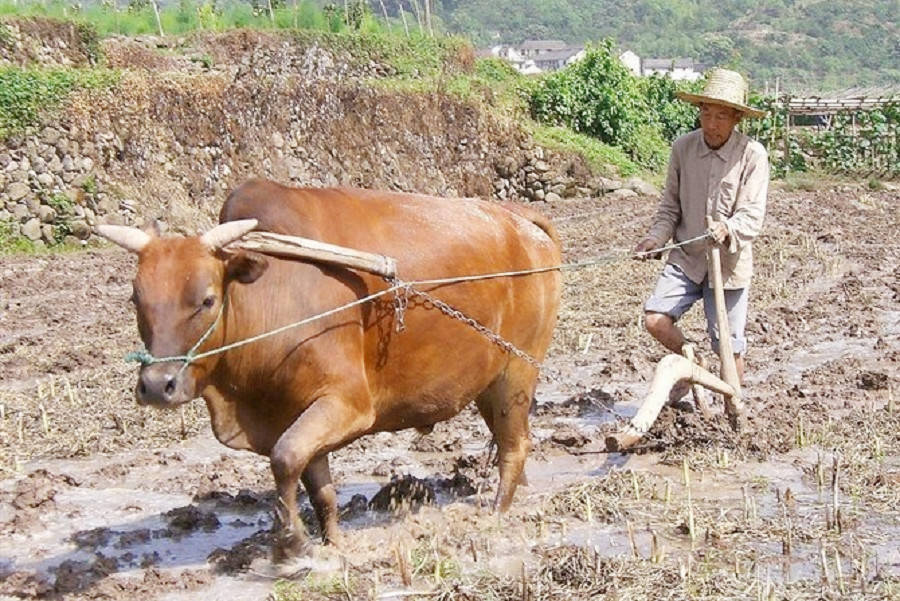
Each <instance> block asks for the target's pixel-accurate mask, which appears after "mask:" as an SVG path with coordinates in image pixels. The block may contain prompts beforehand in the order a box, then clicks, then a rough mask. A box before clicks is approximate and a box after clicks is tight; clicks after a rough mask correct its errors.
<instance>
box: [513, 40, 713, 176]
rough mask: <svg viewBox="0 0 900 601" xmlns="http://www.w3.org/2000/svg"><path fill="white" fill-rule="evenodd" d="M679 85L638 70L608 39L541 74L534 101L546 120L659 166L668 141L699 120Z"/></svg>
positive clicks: (535, 111) (531, 99)
mask: <svg viewBox="0 0 900 601" xmlns="http://www.w3.org/2000/svg"><path fill="white" fill-rule="evenodd" d="M693 87H696V84H694V86H693ZM678 89H679V88H678V85H677V84H676V83H675V82H673V81H672V80H670V79H668V78H664V77H649V78H641V77H636V76H634V75H633V74H632V73H631V72H630V71H629V70H628V69H627V67H625V65H624V64H622V62H621V61H620V60H619V58H618V56H617V55H616V53H615V52H614V49H613V43H612V41H611V40H605V41H603V42H601V43H600V44H599V45H597V46H593V47H589V48H588V50H587V53H586V56H585V57H584V58H583V59H582V60H580V61H578V62H576V63H573V64H572V65H570V66H568V67H566V68H565V69H562V70H560V71H556V72H554V73H551V74H550V75H548V76H547V77H545V78H543V79H540V80H538V81H537V83H536V84H535V85H534V86H533V88H532V89H531V90H530V95H529V106H530V110H531V114H532V116H533V117H534V118H535V119H537V120H538V121H540V122H542V123H546V124H549V125H562V126H565V127H569V128H570V129H572V130H574V131H576V132H579V133H583V134H587V135H589V136H593V137H595V138H598V139H599V140H601V141H603V142H606V143H607V144H612V145H616V146H620V147H621V148H622V149H623V150H625V152H627V153H628V154H629V155H630V156H631V157H632V159H634V160H635V161H636V162H637V163H638V164H640V165H642V166H644V167H647V168H650V169H658V168H660V167H662V166H663V165H664V164H665V161H666V159H667V155H668V143H669V142H671V141H672V140H674V139H675V138H676V137H677V136H679V135H681V134H683V133H686V132H687V131H690V130H691V129H693V125H694V121H695V120H696V109H694V108H693V107H692V106H690V105H689V104H687V103H684V102H681V101H680V100H677V99H676V97H675V92H676V91H677V90H678Z"/></svg>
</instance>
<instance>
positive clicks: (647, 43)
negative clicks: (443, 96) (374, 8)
mask: <svg viewBox="0 0 900 601" xmlns="http://www.w3.org/2000/svg"><path fill="white" fill-rule="evenodd" d="M436 4H438V6H437V7H436V11H437V12H438V14H439V15H440V17H441V18H442V20H443V22H444V25H445V26H446V28H447V29H448V30H450V31H452V32H456V33H461V34H464V35H467V36H469V37H470V38H471V39H472V40H473V41H474V42H475V43H476V44H478V45H482V46H484V45H489V44H494V43H518V42H521V41H522V40H524V39H535V38H538V39H543V38H548V39H561V40H565V41H567V42H570V43H573V44H582V43H585V42H589V41H596V40H598V39H601V38H604V37H612V38H614V39H615V40H616V41H617V42H618V43H619V44H620V45H621V46H622V47H623V48H627V49H631V50H634V51H635V52H637V53H638V54H639V55H641V56H642V57H666V58H668V57H692V58H695V59H697V60H700V61H702V62H704V63H706V64H720V65H721V64H727V65H731V66H733V67H736V68H738V69H740V70H742V71H744V72H746V73H747V74H749V75H750V77H751V78H752V80H753V83H754V85H755V86H756V87H762V86H763V85H764V82H766V81H768V82H769V83H770V85H774V82H775V78H776V77H778V78H780V80H781V84H782V87H784V86H787V88H788V90H790V91H795V92H796V91H801V90H829V89H841V88H848V87H855V86H867V87H870V86H879V87H880V86H887V85H893V86H896V85H900V16H898V13H900V8H898V6H900V4H898V0H840V1H837V2H836V1H833V0H727V1H725V2H708V1H706V0H633V1H631V2H622V1H621V0H616V1H615V2H613V1H610V0H443V1H442V0H437V2H436Z"/></svg>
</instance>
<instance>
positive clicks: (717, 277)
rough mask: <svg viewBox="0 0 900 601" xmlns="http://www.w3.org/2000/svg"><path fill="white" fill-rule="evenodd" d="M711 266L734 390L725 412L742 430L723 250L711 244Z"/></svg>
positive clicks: (709, 221)
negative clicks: (723, 267)
mask: <svg viewBox="0 0 900 601" xmlns="http://www.w3.org/2000/svg"><path fill="white" fill-rule="evenodd" d="M706 226H707V227H708V228H709V229H712V227H713V218H712V217H710V216H709V215H707V216H706ZM707 262H708V267H709V283H710V286H711V287H712V289H713V298H714V299H715V303H716V322H717V325H718V328H719V360H720V362H721V365H722V368H721V369H722V373H721V375H722V379H723V380H725V382H726V383H727V384H728V385H729V386H731V388H732V389H733V390H734V394H733V395H730V396H729V395H725V411H726V412H727V413H728V419H729V421H730V422H731V427H732V428H733V429H734V430H736V431H739V430H740V429H741V426H742V421H743V419H744V406H743V403H742V402H741V382H740V379H739V378H738V373H737V365H736V364H735V361H734V351H732V348H731V328H730V326H729V325H728V307H727V306H726V305H725V288H724V283H723V282H722V259H721V257H720V255H719V247H718V246H717V245H716V244H710V245H709V249H708V251H707Z"/></svg>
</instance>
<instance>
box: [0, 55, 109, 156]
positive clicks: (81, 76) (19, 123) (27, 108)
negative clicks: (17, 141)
mask: <svg viewBox="0 0 900 601" xmlns="http://www.w3.org/2000/svg"><path fill="white" fill-rule="evenodd" d="M119 78H120V74H119V73H118V72H117V71H111V70H108V69H20V68H17V67H7V68H3V69H0V140H3V139H5V138H7V137H8V136H9V135H11V134H14V133H17V132H19V131H21V130H22V129H24V128H25V127H27V126H29V125H35V124H37V123H38V120H39V117H40V115H41V113H42V112H44V111H47V110H52V109H54V108H56V107H58V106H59V105H60V103H61V102H62V101H63V99H64V98H65V97H66V96H67V95H68V94H69V93H70V92H72V91H73V90H76V89H100V88H108V87H112V86H114V85H116V84H117V83H118V81H119Z"/></svg>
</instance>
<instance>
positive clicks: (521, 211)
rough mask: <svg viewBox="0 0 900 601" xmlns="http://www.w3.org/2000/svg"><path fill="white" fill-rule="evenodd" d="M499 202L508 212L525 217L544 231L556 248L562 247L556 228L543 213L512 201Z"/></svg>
mask: <svg viewBox="0 0 900 601" xmlns="http://www.w3.org/2000/svg"><path fill="white" fill-rule="evenodd" d="M500 204H501V206H503V208H504V209H506V210H507V211H509V212H510V213H515V214H516V215H518V216H519V217H522V218H524V219H527V220H528V221H530V222H531V223H533V224H535V225H536V226H538V227H539V228H541V229H542V230H543V231H544V233H545V234H547V236H549V237H550V239H551V240H553V243H554V244H556V246H557V248H560V249H561V248H562V242H561V241H560V239H559V234H558V233H557V232H556V228H555V227H554V226H553V224H552V223H551V222H550V220H549V219H547V217H546V216H545V215H543V214H542V213H539V212H537V211H535V210H534V209H529V208H528V207H526V206H524V205H521V204H518V203H514V202H501V203H500Z"/></svg>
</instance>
